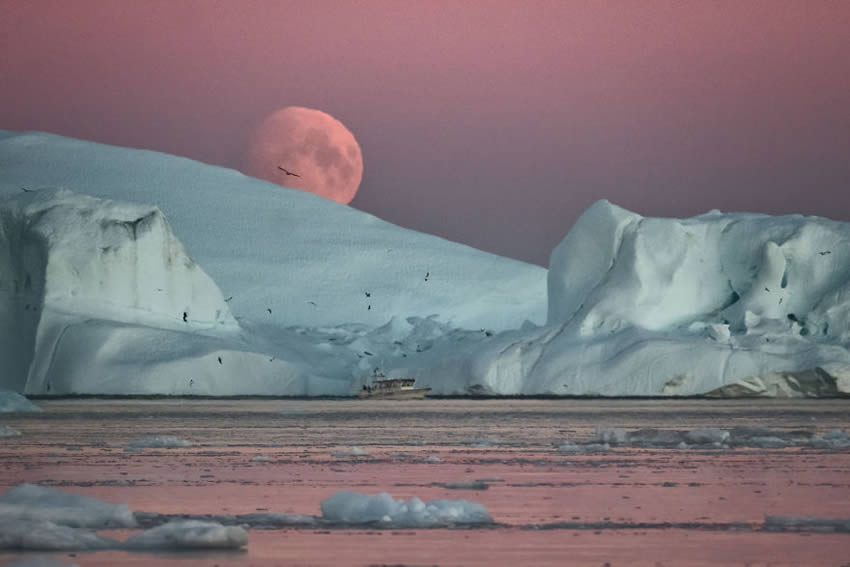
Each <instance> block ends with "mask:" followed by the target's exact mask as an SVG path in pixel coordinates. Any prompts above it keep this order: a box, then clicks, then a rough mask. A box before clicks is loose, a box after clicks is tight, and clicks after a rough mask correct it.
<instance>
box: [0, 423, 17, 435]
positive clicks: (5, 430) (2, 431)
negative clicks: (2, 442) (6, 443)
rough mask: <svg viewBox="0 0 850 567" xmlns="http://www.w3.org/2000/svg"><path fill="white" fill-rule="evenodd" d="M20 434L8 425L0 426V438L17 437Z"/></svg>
mask: <svg viewBox="0 0 850 567" xmlns="http://www.w3.org/2000/svg"><path fill="white" fill-rule="evenodd" d="M20 434H21V432H20V431H18V430H17V429H15V428H14V427H9V426H8V425H0V437H17V436H19V435H20Z"/></svg>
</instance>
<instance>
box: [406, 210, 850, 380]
mask: <svg viewBox="0 0 850 567" xmlns="http://www.w3.org/2000/svg"><path fill="white" fill-rule="evenodd" d="M849 243H850V225H848V224H846V223H840V222H836V221H831V220H828V219H823V218H818V217H802V216H798V215H792V216H783V217H772V216H767V215H757V214H744V213H731V214H721V213H719V212H711V213H708V214H706V215H702V216H698V217H695V218H691V219H684V220H679V219H659V218H644V217H642V216H640V215H637V214H635V213H631V212H629V211H626V210H624V209H621V208H619V207H616V206H615V205H612V204H611V203H608V202H607V201H600V202H598V203H596V204H595V205H593V206H592V207H591V208H590V209H589V210H588V211H586V212H585V213H584V215H582V217H581V218H580V219H579V220H578V222H577V223H576V225H575V226H574V227H573V229H572V230H571V231H570V232H569V234H568V235H567V236H566V238H565V239H564V240H563V241H562V242H561V244H560V245H559V246H558V247H557V248H556V249H555V250H554V251H553V253H552V259H551V264H550V268H549V309H548V321H547V325H545V326H542V327H533V328H528V329H526V330H519V331H511V332H504V333H501V334H500V335H497V336H495V337H493V339H492V340H490V341H487V342H486V343H483V344H479V345H477V346H476V348H474V349H469V350H467V351H466V352H464V353H463V356H457V355H456V353H457V350H458V349H456V348H452V346H450V345H446V346H444V347H440V346H437V347H436V348H434V349H432V353H431V355H430V356H431V360H432V361H433V366H431V367H430V368H423V369H421V370H420V369H417V370H415V371H414V372H413V373H414V374H415V375H417V376H422V377H423V378H424V377H425V376H429V377H434V378H431V379H430V380H429V381H428V382H429V383H428V385H429V386H431V387H432V388H433V389H434V390H435V392H439V393H475V392H481V393H494V394H539V393H552V394H599V395H694V394H703V393H707V392H710V391H716V390H717V389H718V388H721V387H723V386H726V385H728V384H732V383H736V382H739V381H742V380H746V379H748V378H751V377H766V376H774V375H775V374H776V373H795V372H802V371H806V370H814V369H817V368H819V369H820V370H819V371H818V372H820V373H822V374H823V375H826V376H831V377H832V378H831V379H825V382H824V385H823V386H817V387H808V388H807V387H804V386H800V387H797V386H793V385H789V386H788V387H787V388H784V389H782V388H779V389H778V391H784V392H786V393H788V392H791V391H793V392H797V393H798V394H802V395H813V396H815V395H821V394H824V395H829V393H830V388H834V391H833V394H834V393H837V392H847V391H850V388H848V381H847V379H846V378H842V377H843V376H846V375H847V373H848V368H850V352H848V348H847V346H848V343H850V246H848V244H849ZM750 381H751V382H752V380H750ZM768 381H769V382H771V380H770V379H768ZM771 383H773V384H775V383H776V380H773V381H772V382H771ZM789 384H790V383H789ZM830 384H832V386H830ZM730 391H731V390H730ZM761 391H762V393H764V392H766V393H767V395H770V392H771V391H777V389H776V388H774V389H773V390H771V389H770V388H768V387H765V388H762V390H761ZM727 392H728V391H727Z"/></svg>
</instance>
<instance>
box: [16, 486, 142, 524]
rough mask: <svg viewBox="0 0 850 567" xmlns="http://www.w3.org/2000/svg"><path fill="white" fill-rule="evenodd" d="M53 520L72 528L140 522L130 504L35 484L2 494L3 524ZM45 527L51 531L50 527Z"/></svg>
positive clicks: (52, 521)
mask: <svg viewBox="0 0 850 567" xmlns="http://www.w3.org/2000/svg"><path fill="white" fill-rule="evenodd" d="M22 522H34V523H39V522H41V523H49V524H51V525H59V526H67V527H70V528H89V529H110V528H133V527H135V526H136V521H135V519H134V517H133V513H132V512H130V509H129V508H128V507H127V505H126V504H110V503H109V502H103V501H101V500H97V499H96V498H90V497H88V496H82V495H80V494H73V493H71V492H65V491H63V490H59V489H56V488H50V487H46V486H39V485H34V484H20V485H18V486H15V487H13V488H10V489H9V490H7V491H6V492H4V493H3V494H0V523H3V524H4V525H6V524H18V523H22ZM43 529H45V530H48V531H49V530H50V529H51V527H50V526H46V527H44V528H43Z"/></svg>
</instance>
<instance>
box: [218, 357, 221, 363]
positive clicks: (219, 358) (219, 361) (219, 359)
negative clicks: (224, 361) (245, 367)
mask: <svg viewBox="0 0 850 567" xmlns="http://www.w3.org/2000/svg"><path fill="white" fill-rule="evenodd" d="M218 363H219V364H221V357H220V356H219V357H218Z"/></svg>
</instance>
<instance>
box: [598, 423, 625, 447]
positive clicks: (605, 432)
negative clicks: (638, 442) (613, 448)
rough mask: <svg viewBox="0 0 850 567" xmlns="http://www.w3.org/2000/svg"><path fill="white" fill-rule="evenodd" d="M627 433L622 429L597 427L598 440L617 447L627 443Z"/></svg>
mask: <svg viewBox="0 0 850 567" xmlns="http://www.w3.org/2000/svg"><path fill="white" fill-rule="evenodd" d="M626 439H627V436H626V432H625V431H624V430H623V429H622V428H620V427H601V426H599V425H597V426H596V440H597V441H599V442H600V443H613V444H615V445H618V444H621V443H625V442H626Z"/></svg>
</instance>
